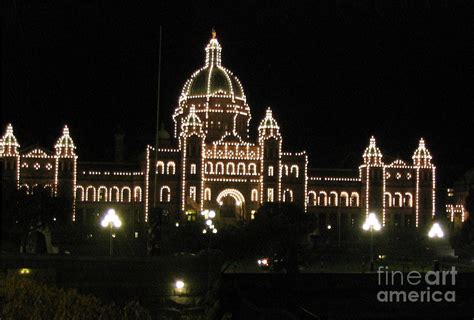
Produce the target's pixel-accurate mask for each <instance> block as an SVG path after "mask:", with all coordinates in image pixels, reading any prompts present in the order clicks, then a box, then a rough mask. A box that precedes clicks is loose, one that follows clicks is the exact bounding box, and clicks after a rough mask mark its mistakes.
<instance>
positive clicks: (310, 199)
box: [308, 191, 318, 206]
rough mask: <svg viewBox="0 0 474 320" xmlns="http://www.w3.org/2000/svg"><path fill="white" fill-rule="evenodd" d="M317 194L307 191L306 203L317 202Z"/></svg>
mask: <svg viewBox="0 0 474 320" xmlns="http://www.w3.org/2000/svg"><path fill="white" fill-rule="evenodd" d="M317 198H318V197H317V195H316V192H314V191H310V192H308V205H310V206H315V205H316V202H317Z"/></svg>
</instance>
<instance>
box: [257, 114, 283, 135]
mask: <svg viewBox="0 0 474 320" xmlns="http://www.w3.org/2000/svg"><path fill="white" fill-rule="evenodd" d="M258 133H259V136H260V137H275V138H280V137H281V135H280V127H279V126H278V123H277V121H276V120H275V118H273V114H272V110H271V109H270V107H268V108H267V112H266V114H265V118H263V120H262V121H261V122H260V125H259V126H258Z"/></svg>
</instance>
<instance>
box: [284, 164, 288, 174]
mask: <svg viewBox="0 0 474 320" xmlns="http://www.w3.org/2000/svg"><path fill="white" fill-rule="evenodd" d="M283 173H284V174H285V176H287V175H289V171H288V165H286V164H285V165H283Z"/></svg>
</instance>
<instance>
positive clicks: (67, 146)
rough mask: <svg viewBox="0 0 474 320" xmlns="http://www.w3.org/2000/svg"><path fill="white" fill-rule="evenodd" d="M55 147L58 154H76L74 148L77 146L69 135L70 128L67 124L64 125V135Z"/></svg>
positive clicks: (62, 155) (66, 155)
mask: <svg viewBox="0 0 474 320" xmlns="http://www.w3.org/2000/svg"><path fill="white" fill-rule="evenodd" d="M55 148H56V154H57V155H58V156H61V157H71V156H74V155H75V154H74V150H75V149H76V146H75V145H74V141H72V138H71V136H70V135H69V128H68V127H67V126H64V128H63V135H62V136H61V137H60V138H59V139H58V142H57V143H56V146H55Z"/></svg>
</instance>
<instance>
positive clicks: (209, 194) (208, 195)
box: [204, 188, 211, 201]
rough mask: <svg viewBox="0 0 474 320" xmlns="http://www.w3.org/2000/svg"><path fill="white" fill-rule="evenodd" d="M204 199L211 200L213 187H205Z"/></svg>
mask: <svg viewBox="0 0 474 320" xmlns="http://www.w3.org/2000/svg"><path fill="white" fill-rule="evenodd" d="M204 200H206V201H211V189H209V188H206V189H204Z"/></svg>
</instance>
